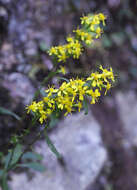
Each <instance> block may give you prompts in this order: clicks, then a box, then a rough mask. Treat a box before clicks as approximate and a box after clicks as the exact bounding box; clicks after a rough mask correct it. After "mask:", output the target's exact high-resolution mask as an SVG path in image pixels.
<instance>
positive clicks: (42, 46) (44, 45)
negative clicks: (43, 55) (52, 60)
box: [39, 41, 49, 52]
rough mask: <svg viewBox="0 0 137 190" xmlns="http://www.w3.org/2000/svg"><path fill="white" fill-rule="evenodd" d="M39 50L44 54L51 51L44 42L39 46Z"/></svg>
mask: <svg viewBox="0 0 137 190" xmlns="http://www.w3.org/2000/svg"><path fill="white" fill-rule="evenodd" d="M39 48H40V50H41V51H44V52H45V51H48V50H49V49H48V47H47V45H46V43H45V42H44V41H43V42H41V43H40V44H39Z"/></svg>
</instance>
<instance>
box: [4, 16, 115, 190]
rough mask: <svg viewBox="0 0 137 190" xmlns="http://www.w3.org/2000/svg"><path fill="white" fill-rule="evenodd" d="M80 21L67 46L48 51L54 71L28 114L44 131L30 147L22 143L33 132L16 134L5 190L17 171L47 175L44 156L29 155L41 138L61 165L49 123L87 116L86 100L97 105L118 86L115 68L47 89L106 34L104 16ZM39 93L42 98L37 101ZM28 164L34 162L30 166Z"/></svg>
mask: <svg viewBox="0 0 137 190" xmlns="http://www.w3.org/2000/svg"><path fill="white" fill-rule="evenodd" d="M80 19H81V27H77V28H76V29H75V30H73V32H72V34H71V35H69V36H68V37H67V38H66V44H64V45H59V46H55V47H51V48H50V49H49V50H48V54H49V56H52V58H53V63H54V67H53V69H52V70H51V72H50V73H49V75H48V76H46V77H45V78H44V79H43V82H42V83H41V86H40V88H39V90H38V91H36V93H35V95H34V98H33V101H32V102H31V104H30V105H27V106H26V112H27V114H30V113H31V114H32V117H33V119H32V123H33V124H34V123H36V122H37V121H38V122H39V123H40V125H42V126H43V127H42V128H41V130H40V132H39V133H38V134H37V135H36V136H35V137H34V139H32V141H31V142H30V143H29V144H28V145H27V147H23V145H22V144H23V143H22V139H23V137H24V135H27V134H28V133H29V130H30V128H29V129H28V130H27V133H25V134H23V135H22V136H21V137H22V138H20V137H18V136H17V134H15V136H14V137H13V138H12V142H13V145H14V146H13V148H12V149H11V150H9V153H8V154H7V156H6V157H3V158H2V164H3V169H2V170H0V179H1V180H0V181H1V186H2V189H3V190H9V187H8V183H7V179H8V174H9V172H10V171H11V170H13V169H15V168H16V167H28V168H32V169H36V170H38V171H44V168H43V166H42V165H40V163H39V162H36V161H38V160H41V156H40V155H39V154H37V153H35V152H30V151H29V150H30V149H31V147H32V145H33V144H34V143H35V142H36V141H37V140H38V139H39V138H40V137H41V134H44V135H45V139H46V142H47V144H48V145H49V148H50V149H51V150H52V152H53V153H55V155H56V156H57V158H58V159H59V160H60V161H61V160H63V159H62V156H61V155H60V153H59V152H58V151H57V149H56V148H55V146H54V145H53V143H52V142H51V140H50V138H49V137H48V135H47V130H48V129H49V125H50V120H51V119H52V120H56V117H57V116H58V115H59V114H60V113H63V114H64V116H67V115H68V114H72V113H73V112H75V111H79V112H80V111H81V109H82V108H84V109H85V112H86V113H87V100H89V101H90V104H95V103H96V102H97V101H98V99H99V97H100V96H101V95H102V94H103V93H104V95H106V93H107V91H108V90H109V89H110V88H111V87H112V86H113V83H114V82H115V79H114V74H113V70H112V68H111V67H110V68H107V69H106V68H104V66H102V65H100V66H99V67H98V69H97V71H96V72H92V73H91V74H90V76H88V77H85V78H84V77H83V78H79V77H77V78H75V79H74V78H71V79H69V80H68V79H67V78H64V77H62V78H63V80H64V81H63V82H62V84H61V85H60V87H58V88H56V87H55V86H54V85H52V86H50V87H48V88H46V85H47V83H48V80H49V79H51V78H52V77H54V76H59V75H60V74H63V75H65V74H66V72H67V71H66V68H65V66H63V65H64V64H65V63H66V61H69V58H73V59H78V58H79V57H80V56H81V55H82V54H83V53H84V49H85V47H86V46H88V47H90V45H92V43H93V41H95V40H96V39H98V38H99V37H100V36H101V34H102V33H103V27H104V26H105V20H106V16H105V15H104V14H102V13H99V14H89V15H87V16H82V17H81V18H80ZM43 87H45V90H44V92H43V91H42V93H41V90H43ZM40 93H41V95H42V97H41V100H40V101H38V100H37V99H38V95H39V94H40ZM53 116H54V117H53ZM0 156H1V155H0ZM27 160H31V161H29V162H27Z"/></svg>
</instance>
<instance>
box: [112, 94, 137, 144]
mask: <svg viewBox="0 0 137 190" xmlns="http://www.w3.org/2000/svg"><path fill="white" fill-rule="evenodd" d="M116 100H117V105H118V110H119V114H120V118H121V119H122V122H123V124H124V127H125V130H126V133H127V139H128V141H129V143H130V144H131V145H135V146H137V97H136V94H135V92H134V91H129V92H126V93H122V92H119V93H117V95H116Z"/></svg>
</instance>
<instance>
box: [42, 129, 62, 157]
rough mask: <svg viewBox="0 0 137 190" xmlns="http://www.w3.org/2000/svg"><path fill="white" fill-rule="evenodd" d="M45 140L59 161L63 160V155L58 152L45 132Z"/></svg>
mask: <svg viewBox="0 0 137 190" xmlns="http://www.w3.org/2000/svg"><path fill="white" fill-rule="evenodd" d="M45 139H46V143H47V145H48V147H49V148H50V150H51V151H52V152H53V153H54V154H55V155H56V157H57V158H58V159H60V158H62V156H61V154H60V153H59V152H58V151H57V149H56V147H55V146H54V144H53V143H52V141H51V140H50V138H49V136H48V135H47V132H45Z"/></svg>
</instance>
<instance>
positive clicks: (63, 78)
mask: <svg viewBox="0 0 137 190" xmlns="http://www.w3.org/2000/svg"><path fill="white" fill-rule="evenodd" d="M58 79H59V80H64V81H66V82H69V80H68V79H67V78H65V77H58Z"/></svg>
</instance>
